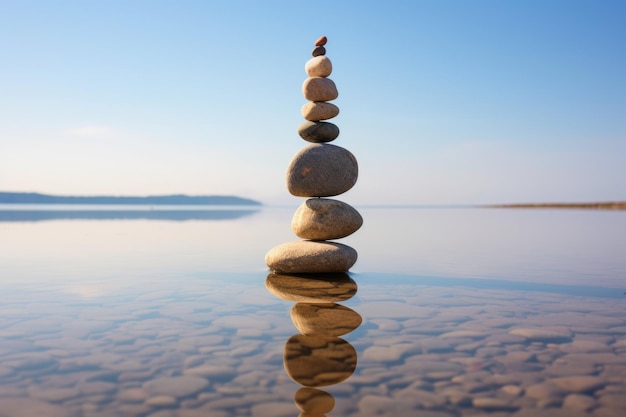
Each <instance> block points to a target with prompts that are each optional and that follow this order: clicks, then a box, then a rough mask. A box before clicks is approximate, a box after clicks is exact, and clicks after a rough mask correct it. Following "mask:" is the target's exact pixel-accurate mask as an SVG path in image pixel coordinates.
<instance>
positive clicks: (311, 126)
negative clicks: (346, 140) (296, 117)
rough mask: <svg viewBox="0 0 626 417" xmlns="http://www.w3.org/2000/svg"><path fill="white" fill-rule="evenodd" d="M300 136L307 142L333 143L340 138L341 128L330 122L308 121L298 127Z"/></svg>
mask: <svg viewBox="0 0 626 417" xmlns="http://www.w3.org/2000/svg"><path fill="white" fill-rule="evenodd" d="M298 134H299V135H300V137H301V138H302V139H304V140H306V141H307V142H312V143H325V142H331V141H333V140H335V139H337V136H339V127H337V125H335V124H333V123H330V122H311V121H308V120H307V121H306V122H304V123H301V124H300V126H298Z"/></svg>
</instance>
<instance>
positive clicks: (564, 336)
mask: <svg viewBox="0 0 626 417" xmlns="http://www.w3.org/2000/svg"><path fill="white" fill-rule="evenodd" d="M509 333H510V334H513V335H517V336H522V337H524V338H526V339H528V340H531V341H540V342H554V343H559V342H566V341H570V340H571V339H572V332H571V330H569V329H565V328H559V329H556V328H521V329H513V330H511V331H510V332H509Z"/></svg>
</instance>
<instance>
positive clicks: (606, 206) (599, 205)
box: [480, 201, 626, 210]
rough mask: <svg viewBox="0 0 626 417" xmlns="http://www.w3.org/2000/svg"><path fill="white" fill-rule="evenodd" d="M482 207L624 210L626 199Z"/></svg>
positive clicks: (489, 205) (625, 208)
mask: <svg viewBox="0 0 626 417" xmlns="http://www.w3.org/2000/svg"><path fill="white" fill-rule="evenodd" d="M480 207H484V208H539V209H541V208H546V209H550V208H559V209H590V210H626V201H608V202H595V203H520V204H488V205H482V206H480Z"/></svg>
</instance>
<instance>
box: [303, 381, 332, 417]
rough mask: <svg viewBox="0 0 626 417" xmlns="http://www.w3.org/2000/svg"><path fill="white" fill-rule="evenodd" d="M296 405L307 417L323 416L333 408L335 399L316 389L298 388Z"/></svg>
mask: <svg viewBox="0 0 626 417" xmlns="http://www.w3.org/2000/svg"><path fill="white" fill-rule="evenodd" d="M295 401H296V405H297V406H298V408H299V409H300V410H302V411H303V414H301V415H306V416H309V417H316V416H323V415H324V413H328V412H329V411H331V410H332V409H333V408H334V407H335V398H334V397H333V396H332V395H330V394H329V393H327V392H326V391H322V390H319V389H316V388H300V389H299V390H298V392H296V396H295Z"/></svg>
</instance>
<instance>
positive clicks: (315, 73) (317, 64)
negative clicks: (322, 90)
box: [304, 55, 333, 77]
mask: <svg viewBox="0 0 626 417" xmlns="http://www.w3.org/2000/svg"><path fill="white" fill-rule="evenodd" d="M304 70H305V71H306V73H307V75H308V76H309V77H328V76H329V75H330V74H331V72H333V64H332V62H330V59H328V57H327V56H326V55H319V56H316V57H313V58H311V59H309V60H308V61H307V62H306V64H304Z"/></svg>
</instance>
